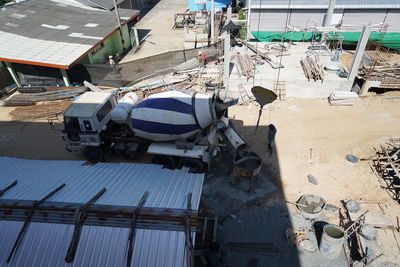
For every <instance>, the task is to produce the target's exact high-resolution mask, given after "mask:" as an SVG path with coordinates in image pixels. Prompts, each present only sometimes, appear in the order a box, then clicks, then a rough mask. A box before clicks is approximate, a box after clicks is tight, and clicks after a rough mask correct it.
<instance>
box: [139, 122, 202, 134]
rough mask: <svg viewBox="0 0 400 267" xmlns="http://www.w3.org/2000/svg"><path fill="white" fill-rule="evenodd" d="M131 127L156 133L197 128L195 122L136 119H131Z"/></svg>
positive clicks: (178, 132)
mask: <svg viewBox="0 0 400 267" xmlns="http://www.w3.org/2000/svg"><path fill="white" fill-rule="evenodd" d="M132 127H133V129H138V130H141V131H143V132H148V133H157V134H185V133H188V132H192V131H196V130H198V129H199V127H198V126H197V125H196V124H168V123H161V122H153V121H144V120H138V119H132Z"/></svg>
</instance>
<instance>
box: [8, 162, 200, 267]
mask: <svg viewBox="0 0 400 267" xmlns="http://www.w3.org/2000/svg"><path fill="white" fill-rule="evenodd" d="M83 163H84V162H83V161H37V160H24V159H15V158H1V157H0V169H1V170H2V175H1V177H0V188H3V187H5V186H6V185H8V184H10V183H11V182H13V181H14V180H18V184H17V185H16V186H15V187H14V188H12V189H11V190H10V191H8V192H7V193H6V194H5V195H3V196H2V198H4V199H20V200H38V199H41V198H42V197H44V196H45V195H46V194H48V193H49V192H50V191H52V190H53V189H54V188H56V187H57V186H59V185H60V184H62V183H66V186H65V187H64V188H63V189H62V190H61V191H60V192H58V193H57V194H56V195H55V196H54V197H52V198H51V199H50V200H51V201H60V202H75V203H85V202H86V201H88V200H89V199H90V198H91V197H93V196H94V195H95V194H96V193H97V192H98V191H99V190H100V189H101V188H103V187H106V188H107V192H106V193H105V194H104V195H103V196H102V197H101V198H100V199H99V200H98V201H97V202H96V204H106V205H129V206H135V205H137V203H138V202H139V200H140V198H141V197H142V195H143V193H144V192H145V191H149V195H148V197H147V201H146V203H145V205H144V206H145V207H165V208H186V196H187V194H188V193H189V192H192V194H193V196H192V205H193V209H198V206H199V202H200V196H201V190H202V184H203V180H204V175H201V174H189V173H187V172H186V171H184V170H167V169H162V168H161V167H160V166H159V165H150V164H131V163H100V164H96V165H95V166H82V164H83ZM21 226H22V223H21V222H9V221H0V266H3V265H6V258H7V256H8V253H9V251H10V249H11V247H12V245H13V243H14V241H15V239H16V237H17V235H18V232H19V230H20V228H21ZM73 228H74V227H73V225H58V224H45V223H31V224H30V227H29V228H28V231H27V233H26V235H25V237H24V240H23V241H22V243H21V245H20V247H19V249H18V250H17V253H16V254H15V255H14V257H13V259H12V262H11V264H10V265H8V266H122V265H125V261H126V248H127V240H128V232H129V229H125V228H115V227H100V226H84V227H83V228H82V235H81V240H80V242H79V246H78V249H77V254H76V257H75V260H74V262H73V263H72V264H66V263H65V262H64V258H65V255H66V253H67V250H68V246H69V242H70V240H71V236H72V232H73ZM184 246H185V235H184V233H183V232H177V231H162V230H148V229H138V230H137V232H136V238H135V245H134V251H133V259H132V266H171V267H172V266H186V262H185V256H184V255H185V254H184Z"/></svg>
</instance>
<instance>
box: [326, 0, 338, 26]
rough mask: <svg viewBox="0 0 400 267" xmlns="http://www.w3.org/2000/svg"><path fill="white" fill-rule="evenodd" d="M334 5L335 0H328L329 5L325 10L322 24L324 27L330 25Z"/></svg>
mask: <svg viewBox="0 0 400 267" xmlns="http://www.w3.org/2000/svg"><path fill="white" fill-rule="evenodd" d="M335 5H336V0H330V1H329V7H328V10H327V12H326V17H325V20H324V25H323V26H325V27H328V26H331V22H332V16H333V11H334V10H335Z"/></svg>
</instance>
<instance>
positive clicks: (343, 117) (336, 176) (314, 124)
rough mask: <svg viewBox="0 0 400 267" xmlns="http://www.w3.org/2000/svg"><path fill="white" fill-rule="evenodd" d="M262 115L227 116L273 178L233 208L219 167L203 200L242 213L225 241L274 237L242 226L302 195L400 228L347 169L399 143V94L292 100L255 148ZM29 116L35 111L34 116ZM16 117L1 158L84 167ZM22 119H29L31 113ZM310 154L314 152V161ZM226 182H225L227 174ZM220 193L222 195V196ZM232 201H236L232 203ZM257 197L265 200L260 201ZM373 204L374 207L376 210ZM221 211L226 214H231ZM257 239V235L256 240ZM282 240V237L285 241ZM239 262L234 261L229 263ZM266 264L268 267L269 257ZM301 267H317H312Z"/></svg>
mask: <svg viewBox="0 0 400 267" xmlns="http://www.w3.org/2000/svg"><path fill="white" fill-rule="evenodd" d="M258 110H259V107H258V106H257V105H256V104H254V103H253V104H250V105H247V106H235V107H232V108H230V110H229V116H230V117H232V118H234V124H235V126H237V129H238V131H239V132H240V134H241V135H242V137H243V138H244V139H246V140H247V142H248V143H250V146H251V148H252V149H253V150H254V151H255V152H256V153H258V154H259V155H260V156H261V157H262V158H263V162H264V166H265V168H264V169H267V171H266V172H265V173H266V174H265V177H266V180H264V182H263V184H262V185H261V188H260V190H261V191H260V190H259V191H257V190H256V195H255V196H251V195H249V194H247V193H246V194H244V193H240V192H239V191H238V190H241V189H237V188H231V189H229V190H231V191H229V192H231V193H229V194H231V197H236V198H237V199H236V200H235V202H232V201H231V199H230V198H227V196H226V195H220V196H219V198H218V196H215V195H212V194H213V192H212V191H213V190H215V189H216V188H214V187H213V186H212V185H213V182H215V183H216V184H217V185H218V186H219V187H220V188H222V189H221V190H225V189H223V188H224V187H226V188H228V187H229V178H226V177H225V178H223V179H221V180H219V181H217V180H216V179H214V178H215V177H216V176H218V175H219V174H218V170H221V172H222V169H223V167H224V166H229V165H227V164H226V162H224V161H221V162H220V164H221V165H218V168H217V172H216V173H215V174H213V175H209V177H207V180H208V182H207V183H208V184H207V186H206V187H205V188H204V194H206V193H207V192H206V191H208V193H209V194H210V195H209V196H210V198H211V199H213V200H214V201H216V202H217V201H219V199H220V200H221V201H224V199H225V200H226V201H225V203H223V202H221V203H223V204H224V205H225V204H226V205H232V210H234V209H236V210H237V213H236V214H237V215H232V216H230V214H233V213H230V212H231V211H228V213H226V214H225V215H228V218H226V220H225V222H224V223H223V224H221V228H222V230H221V231H222V233H221V235H222V236H223V237H221V238H222V240H225V241H226V240H228V241H229V240H231V241H232V236H233V232H231V230H232V231H234V235H238V233H239V232H240V231H236V229H237V227H242V229H244V230H243V233H242V234H243V235H242V236H241V237H238V238H239V240H243V239H244V238H246V237H249V236H250V233H246V231H249V230H248V229H250V228H249V227H250V226H251V224H252V223H253V224H254V225H253V226H252V227H254V229H257V231H264V230H265V232H266V233H268V231H270V229H268V227H267V228H265V227H266V220H268V218H269V217H268V215H265V218H264V217H258V219H259V222H257V223H254V222H255V220H256V218H250V219H249V220H248V222H249V224H250V226H249V225H248V224H246V221H244V220H243V219H242V218H248V217H249V216H258V215H260V214H261V213H262V212H263V211H265V207H266V206H265V205H267V204H266V203H267V201H271V198H273V199H275V200H277V201H281V203H283V202H282V200H287V201H292V202H295V201H296V200H297V199H298V198H299V197H300V196H301V195H303V194H318V195H321V196H322V197H323V198H324V199H325V200H326V202H327V203H329V204H332V205H335V206H338V207H340V201H341V200H348V199H353V200H361V202H362V203H366V202H369V203H370V204H369V205H370V206H369V207H368V209H370V210H371V212H380V211H379V207H378V206H377V205H375V204H374V203H375V202H379V203H382V205H383V206H382V207H383V209H384V211H385V213H386V216H388V217H389V218H390V219H391V221H392V222H393V224H394V225H395V224H396V223H395V222H396V216H398V217H400V205H399V204H398V203H395V202H394V201H393V200H392V199H391V198H390V197H389V196H388V194H387V193H386V192H385V191H384V190H383V189H381V188H380V187H379V183H378V181H377V178H376V177H375V175H374V174H373V173H372V171H371V170H370V167H369V165H368V162H367V161H359V162H357V163H355V164H353V163H350V162H348V161H346V159H345V156H346V155H347V154H352V155H355V156H357V157H358V158H361V159H363V158H369V157H371V156H373V155H374V147H378V146H379V145H380V144H383V143H384V142H385V141H387V139H388V138H389V137H393V136H400V123H399V122H400V93H399V92H391V93H387V94H384V95H379V96H376V95H370V96H368V97H365V98H360V99H359V100H358V101H357V103H356V104H355V105H354V106H351V107H333V106H329V104H328V102H327V100H325V99H308V100H306V99H303V100H302V99H288V100H287V101H281V102H275V103H273V104H271V105H270V106H268V107H266V108H264V110H263V114H262V117H261V122H260V127H259V128H258V131H257V134H256V135H255V137H254V139H253V140H252V136H253V134H254V130H255V124H256V121H257V115H258ZM29 112H32V113H34V112H35V111H34V110H32V109H30V110H29ZM10 113H11V114H15V113H16V111H15V109H14V108H5V107H0V156H12V157H21V158H31V159H66V160H82V159H83V156H82V155H81V154H74V153H69V152H67V151H65V149H64V145H63V142H62V140H61V138H60V136H59V133H58V132H56V131H52V130H51V129H50V128H49V126H48V124H47V122H46V121H44V120H24V121H20V122H12V121H11V116H10ZM23 115H26V112H25V113H23ZM270 123H273V124H274V125H275V126H276V128H277V130H278V132H277V136H276V145H275V148H274V149H275V152H276V153H275V152H274V153H273V155H272V157H269V155H268V154H267V144H266V141H267V129H268V127H267V126H268V125H269V124H270ZM310 150H312V153H311V156H310ZM113 161H115V160H113ZM228 171H229V170H228ZM309 174H312V175H314V176H315V177H316V178H317V181H318V185H314V184H311V183H309V182H308V180H307V175H309ZM221 175H226V174H224V173H221ZM263 175H264V174H263ZM228 177H229V176H228ZM271 183H272V184H271ZM271 191H272V192H271ZM210 192H211V193H210ZM274 192H275V193H274ZM277 192H278V193H277ZM219 193H220V192H216V194H219ZM234 194H237V195H236V196H234ZM259 194H260V195H262V196H263V197H262V198H258V199H255V197H257V196H258V195H259ZM246 198H248V199H247V200H246ZM250 200H251V201H250ZM253 200H254V201H253ZM246 201H247V202H246ZM249 201H250V202H251V203H250V204H251V205H252V206H251V208H250V209H242V210H241V211H238V210H239V208H240V205H242V203H244V202H246V203H249ZM371 201H372V202H371ZM221 203H216V204H219V205H220V204H221ZM268 203H270V202H268ZM371 203H372V204H374V206H373V207H372V206H371V205H372V204H371ZM203 204H204V203H203ZM268 205H270V204H268ZM237 207H239V208H237ZM205 208H206V207H205ZM221 208H223V209H226V206H224V207H221ZM286 208H287V209H288V210H290V211H291V213H296V212H297V211H296V210H295V208H294V207H293V206H292V205H290V204H287V205H286ZM255 214H256V215H255ZM257 214H258V215H257ZM234 216H235V217H234ZM236 216H238V217H236ZM240 216H242V217H240ZM260 216H261V215H260ZM238 218H241V219H240V220H239V219H238ZM292 220H293V219H292ZM338 221H339V216H338V214H336V213H335V214H331V215H330V216H328V222H331V223H338ZM221 223H222V222H221ZM230 227H232V228H230ZM260 227H264V228H265V229H262V228H260ZM285 227H286V226H285ZM224 231H225V233H224ZM257 231H253V232H254V233H257ZM243 236H244V237H243ZM278 236H279V237H282V234H279V235H278ZM255 237H257V236H255ZM381 237H382V238H384V240H385V242H383V244H382V248H383V249H384V251H385V257H386V258H385V257H382V259H389V260H391V261H393V260H394V261H396V260H399V261H397V262H400V259H398V257H399V256H398V253H399V249H398V248H397V246H396V243H395V241H394V239H393V236H392V232H391V231H385V233H384V234H382V235H381ZM252 240H253V241H254V239H252ZM262 240H264V239H262ZM399 241H400V240H399ZM283 245H284V243H283ZM396 257H397V258H396ZM233 259H234V258H231V261H233ZM235 259H236V258H235ZM266 259H267V260H266V262H268V257H266ZM225 262H228V263H229V259H228V260H226V259H225ZM228 265H229V264H228ZM301 265H303V266H311V265H310V264H308V265H307V264H301ZM232 266H235V265H232ZM288 266H290V264H288ZM292 266H293V265H292Z"/></svg>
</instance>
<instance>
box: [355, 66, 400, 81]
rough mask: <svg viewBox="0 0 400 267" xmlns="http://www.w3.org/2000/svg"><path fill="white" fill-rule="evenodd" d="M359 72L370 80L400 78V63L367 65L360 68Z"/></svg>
mask: <svg viewBox="0 0 400 267" xmlns="http://www.w3.org/2000/svg"><path fill="white" fill-rule="evenodd" d="M358 74H359V75H360V76H362V77H364V78H366V79H369V80H377V81H382V80H386V79H393V80H398V79H400V78H399V77H400V64H398V63H396V64H385V65H381V66H374V67H372V68H370V67H368V66H366V67H362V68H360V69H359V71H358Z"/></svg>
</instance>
